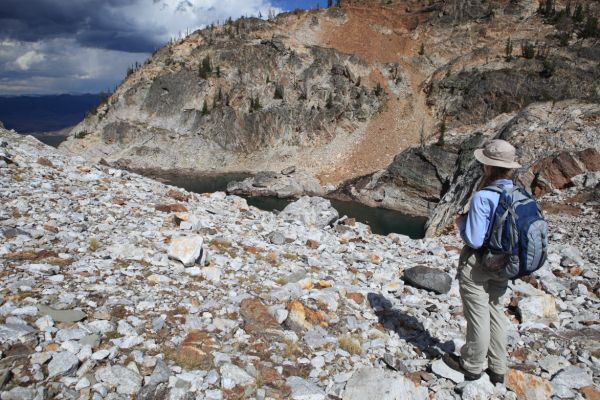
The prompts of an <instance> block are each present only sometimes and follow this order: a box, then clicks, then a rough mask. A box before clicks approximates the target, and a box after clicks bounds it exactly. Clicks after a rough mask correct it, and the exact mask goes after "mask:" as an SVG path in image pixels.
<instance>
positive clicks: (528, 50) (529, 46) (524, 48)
mask: <svg viewBox="0 0 600 400" xmlns="http://www.w3.org/2000/svg"><path fill="white" fill-rule="evenodd" d="M521 55H522V56H523V57H524V58H527V59H531V58H533V57H535V45H534V44H533V43H531V42H530V41H529V40H525V41H524V42H522V43H521Z"/></svg>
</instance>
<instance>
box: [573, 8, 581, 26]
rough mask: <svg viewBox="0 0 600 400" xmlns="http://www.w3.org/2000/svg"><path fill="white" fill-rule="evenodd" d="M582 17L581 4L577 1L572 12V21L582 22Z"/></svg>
mask: <svg viewBox="0 0 600 400" xmlns="http://www.w3.org/2000/svg"><path fill="white" fill-rule="evenodd" d="M583 18H584V16H583V6H582V5H581V3H579V4H577V7H575V12H574V13H573V22H575V23H576V24H580V23H582V22H583Z"/></svg>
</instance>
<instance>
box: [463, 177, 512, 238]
mask: <svg viewBox="0 0 600 400" xmlns="http://www.w3.org/2000/svg"><path fill="white" fill-rule="evenodd" d="M492 185H497V186H500V187H505V188H511V187H512V186H513V183H512V181H511V180H509V179H498V180H497V181H494V182H492ZM499 200H500V194H498V193H495V192H492V191H490V190H480V191H478V192H477V193H475V194H474V195H473V198H472V199H471V205H470V207H469V213H468V214H467V217H466V218H464V219H463V222H462V224H461V226H460V237H461V238H462V240H464V241H465V243H466V244H467V245H468V246H469V247H472V248H474V249H479V248H480V247H481V246H483V243H484V242H485V240H486V239H487V236H488V232H489V230H490V224H491V222H492V218H493V216H494V212H495V211H496V207H497V206H498V201H499Z"/></svg>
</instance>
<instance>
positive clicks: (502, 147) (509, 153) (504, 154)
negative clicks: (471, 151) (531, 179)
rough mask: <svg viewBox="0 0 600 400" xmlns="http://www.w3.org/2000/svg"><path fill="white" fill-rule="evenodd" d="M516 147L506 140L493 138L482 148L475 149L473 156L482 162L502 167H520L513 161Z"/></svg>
mask: <svg viewBox="0 0 600 400" xmlns="http://www.w3.org/2000/svg"><path fill="white" fill-rule="evenodd" d="M515 157H516V149H515V148H514V146H513V145H512V144H510V143H508V142H507V141H506V140H501V139H494V140H492V141H491V142H489V143H488V144H487V145H486V146H485V147H484V148H483V149H477V150H475V158H476V159H477V161H479V162H480V163H482V164H485V165H491V166H493V167H502V168H511V169H512V168H520V167H521V164H519V163H518V162H516V161H515Z"/></svg>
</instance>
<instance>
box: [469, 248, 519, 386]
mask: <svg viewBox="0 0 600 400" xmlns="http://www.w3.org/2000/svg"><path fill="white" fill-rule="evenodd" d="M479 261H480V256H479V253H478V252H477V251H475V250H473V249H472V248H470V247H469V246H465V247H464V248H463V250H462V252H461V254H460V259H459V267H458V282H459V287H460V296H461V298H462V303H463V312H464V315H465V318H466V320H467V338H466V343H465V345H464V346H463V347H462V349H461V364H462V366H463V368H464V369H466V370H467V371H469V372H471V373H474V374H479V373H480V372H482V371H483V369H484V368H485V364H486V360H487V364H488V368H489V369H491V370H492V371H493V372H495V373H497V374H504V373H506V368H507V367H506V359H507V353H506V326H507V324H508V320H507V319H506V317H505V315H504V306H503V304H502V296H503V295H504V293H506V289H507V287H508V279H507V278H505V277H503V276H502V275H501V273H499V272H495V271H490V270H486V269H484V267H483V266H481V265H480V263H479Z"/></svg>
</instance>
